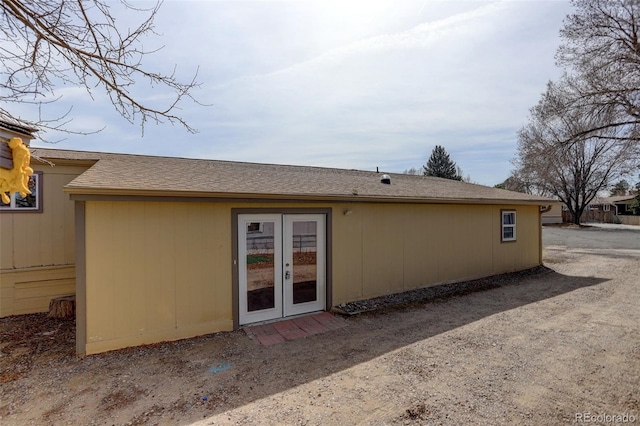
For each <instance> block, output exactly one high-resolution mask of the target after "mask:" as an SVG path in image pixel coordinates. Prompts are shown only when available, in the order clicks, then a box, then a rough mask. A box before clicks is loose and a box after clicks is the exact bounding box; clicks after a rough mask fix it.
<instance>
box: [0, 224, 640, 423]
mask: <svg viewBox="0 0 640 426" xmlns="http://www.w3.org/2000/svg"><path fill="white" fill-rule="evenodd" d="M583 231H584V233H582V234H580V232H583ZM591 231H593V230H586V231H585V230H584V229H577V230H576V229H553V230H552V231H548V230H547V229H545V241H547V242H549V245H548V246H547V247H546V249H545V253H544V258H545V264H546V265H547V266H548V267H549V268H551V269H550V270H549V271H548V272H545V273H541V274H536V275H533V276H530V277H527V278H524V279H518V280H516V281H515V282H511V283H509V282H507V283H504V285H501V286H499V287H497V288H493V289H491V290H486V291H481V292H475V293H471V294H466V295H464V296H459V297H452V298H448V299H446V300H443V299H441V300H436V301H432V302H428V303H420V304H415V305H414V306H411V307H405V308H403V309H394V310H386V311H384V312H377V313H371V314H363V315H359V316H354V317H349V318H347V320H346V321H347V322H348V325H347V326H346V327H344V328H342V329H339V330H334V331H331V332H328V333H325V334H321V335H316V336H311V337H308V338H305V339H301V340H295V341H289V342H286V343H284V344H280V345H274V346H268V347H264V346H260V345H259V344H257V343H256V341H254V340H251V339H249V338H248V336H247V335H246V333H245V332H244V331H242V330H240V331H236V332H232V333H221V334H217V335H212V336H206V337H202V338H196V339H189V340H185V341H181V342H176V343H165V344H159V345H153V346H149V347H144V348H135V349H127V350H122V351H117V352H113V353H107V354H102V355H97V356H90V357H87V358H84V359H76V358H75V357H74V356H73V341H72V336H73V332H74V331H73V323H72V322H56V321H52V320H46V319H45V318H44V316H42V315H31V316H27V317H13V318H6V319H2V320H0V337H1V338H2V341H1V342H0V392H1V393H0V398H1V400H0V424H2V425H3V426H4V425H27V424H34V425H42V424H55V425H62V424H70V425H85V424H100V425H102V424H107V425H112V424H117V425H120V424H129V425H141V424H161V425H187V424H192V423H197V424H201V425H208V424H257V425H268V424H308V425H333V424H335V425H342V424H375V425H378V424H456V425H457V424H504V425H507V424H508V425H512V424H530V425H550V424H573V423H576V420H577V421H578V423H580V422H581V421H583V420H590V423H594V422H597V421H598V420H602V422H600V423H607V421H608V424H611V423H614V422H615V420H616V419H619V420H620V422H622V420H624V419H625V417H623V416H627V417H626V419H627V421H629V420H634V422H635V424H640V337H639V336H640V246H639V247H635V248H634V247H633V246H631V247H625V248H589V247H582V246H580V247H576V248H571V247H566V244H565V243H566V242H567V241H571V240H572V238H578V237H579V238H578V239H579V240H580V239H581V238H582V236H584V235H588V234H587V232H591ZM563 232H564V233H565V234H562V233H563ZM575 232H577V234H576V233H575ZM622 232H624V231H622ZM558 233H560V234H558ZM558 235H560V236H558ZM562 235H564V237H562ZM611 235H612V237H613V238H614V239H615V234H611ZM625 235H626V234H625ZM635 235H638V234H635ZM631 241H633V236H632V237H631ZM638 244H640V239H638ZM581 245H582V244H581ZM607 416H609V417H607ZM611 416H620V417H619V418H618V417H611Z"/></svg>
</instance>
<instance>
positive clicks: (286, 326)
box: [245, 312, 347, 346]
mask: <svg viewBox="0 0 640 426" xmlns="http://www.w3.org/2000/svg"><path fill="white" fill-rule="evenodd" d="M346 326H347V322H346V321H345V320H344V319H342V318H338V317H336V316H334V315H332V314H330V313H329V312H318V313H316V314H312V315H305V316H302V317H297V318H291V319H285V320H282V321H278V322H273V323H269V324H260V325H252V326H250V327H246V328H245V331H246V333H247V335H248V336H249V337H251V338H255V339H256V340H257V341H258V342H259V343H260V344H261V345H263V346H270V345H276V344H278V343H284V342H286V341H287V340H297V339H302V338H304V337H307V336H312V335H314V334H320V333H325V332H327V331H330V330H336V329H338V328H343V327H346Z"/></svg>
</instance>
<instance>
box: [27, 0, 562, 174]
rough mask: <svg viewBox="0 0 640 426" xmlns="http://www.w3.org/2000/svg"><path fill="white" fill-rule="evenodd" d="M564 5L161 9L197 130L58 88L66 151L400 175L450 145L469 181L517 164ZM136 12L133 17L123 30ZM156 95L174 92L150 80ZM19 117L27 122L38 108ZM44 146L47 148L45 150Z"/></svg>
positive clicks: (158, 57) (190, 5)
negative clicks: (66, 121) (144, 119)
mask: <svg viewBox="0 0 640 426" xmlns="http://www.w3.org/2000/svg"><path fill="white" fill-rule="evenodd" d="M570 11H571V7H570V5H569V3H568V2H564V1H539V0H536V1H494V2H486V1H430V0H427V1H424V0H421V1H388V2H386V1H373V0H372V1H359V0H357V1H348V0H344V1H306V0H299V1H287V0H281V1H269V0H264V1H170V0H169V1H166V2H165V3H164V5H163V6H162V8H161V9H160V12H159V14H158V16H157V18H156V30H157V32H159V33H160V34H161V37H158V38H152V37H150V38H148V40H145V48H147V49H153V48H156V47H160V46H164V48H163V49H162V50H161V51H160V52H158V53H156V54H155V55H154V56H153V57H151V58H150V59H148V60H147V62H146V63H145V65H146V67H147V68H152V69H161V70H163V71H164V72H171V70H173V67H174V65H176V64H177V66H178V68H177V72H178V74H179V75H181V76H183V77H184V79H185V80H187V79H189V78H190V77H191V76H192V74H193V72H194V71H195V69H196V68H197V67H199V77H198V80H199V81H201V82H203V85H202V87H201V88H200V89H198V90H197V91H196V92H195V96H196V97H197V98H198V99H199V100H200V101H201V102H203V103H205V104H210V106H204V107H203V106H198V105H195V104H191V103H185V104H184V105H183V110H182V111H181V112H180V115H181V116H182V117H183V118H185V119H186V120H187V121H188V122H189V124H190V125H191V126H193V127H195V128H197V129H198V130H199V133H198V134H195V135H194V134H190V133H188V132H186V130H184V129H183V128H182V127H180V126H172V125H170V124H161V125H156V124H148V125H147V126H146V127H145V132H144V136H142V134H141V131H140V127H139V126H137V125H131V124H129V123H128V122H127V121H125V120H124V119H122V118H120V117H119V116H118V115H117V114H116V113H115V112H114V111H113V108H112V107H111V105H110V103H109V102H108V100H107V99H106V98H105V97H104V96H101V95H100V94H99V93H98V94H96V95H95V97H94V99H91V98H90V97H89V96H88V95H87V94H86V91H85V90H83V89H80V88H76V87H60V88H59V90H57V91H56V95H62V96H63V98H62V100H61V101H60V102H58V103H57V104H56V108H60V110H63V109H64V108H68V107H69V106H71V105H73V111H72V116H73V117H74V120H73V121H72V122H71V124H70V127H71V128H73V129H75V130H84V131H90V130H95V129H98V128H101V127H103V126H105V127H106V128H105V130H103V131H102V132H100V133H98V134H93V135H88V136H72V135H55V134H52V133H50V134H48V135H47V137H48V139H54V140H55V139H60V138H65V139H64V140H62V141H60V142H58V143H57V144H56V145H55V147H57V148H61V149H83V150H91V151H94V150H95V151H108V152H125V153H138V154H151V155H166V156H182V157H195V158H211V159H221V160H234V161H250V162H261V163H277V164H298V165H313V166H326V167H338V168H348V169H361V170H375V169H376V167H379V168H380V170H381V171H387V172H402V171H403V170H405V169H408V168H411V167H416V168H418V167H420V166H421V165H423V164H425V163H426V160H427V158H428V157H429V155H430V154H431V150H432V149H433V148H434V146H435V145H442V146H444V147H445V149H446V150H447V152H449V154H450V155H451V158H452V159H453V160H454V161H456V162H457V164H458V165H459V166H460V167H461V168H462V169H463V172H464V174H465V175H470V177H471V179H472V180H473V181H474V182H478V183H481V184H484V185H491V186H492V185H494V184H496V183H499V182H501V181H503V180H504V179H505V178H506V177H507V176H508V175H509V171H510V170H511V168H512V165H511V163H510V161H511V159H512V158H513V157H514V155H515V152H516V140H517V131H518V129H520V128H521V127H522V126H523V125H524V124H525V123H526V121H527V116H528V111H529V108H531V107H532V106H533V105H535V103H536V102H537V101H538V98H539V96H540V94H541V93H542V91H543V90H544V88H545V84H546V82H547V81H548V80H549V79H555V78H557V77H558V75H559V74H560V70H559V69H558V68H557V67H556V66H555V64H554V54H555V52H556V48H557V46H558V44H559V42H560V39H559V30H560V28H561V26H562V21H563V18H564V17H565V16H566V15H567V14H568V13H569V12H570ZM126 19H127V18H125V21H126ZM136 90H137V93H139V94H140V96H142V97H144V99H149V100H150V101H152V102H155V101H162V100H163V99H166V96H167V94H166V93H163V92H162V91H161V90H159V89H152V88H149V87H148V86H146V85H144V84H141V85H140V87H139V88H137V89H136ZM22 113H23V114H21V115H22V118H25V119H30V118H33V117H29V116H28V114H27V111H26V110H25V111H22ZM33 145H34V146H51V145H49V144H44V143H42V142H37V141H36V142H34V143H33Z"/></svg>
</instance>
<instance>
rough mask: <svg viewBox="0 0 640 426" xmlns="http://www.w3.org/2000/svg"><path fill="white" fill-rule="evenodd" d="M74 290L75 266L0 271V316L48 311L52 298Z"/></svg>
mask: <svg viewBox="0 0 640 426" xmlns="http://www.w3.org/2000/svg"><path fill="white" fill-rule="evenodd" d="M74 292H75V267H74V266H50V267H44V268H23V269H16V270H12V271H4V272H2V274H1V275H0V317H5V316H9V315H21V314H31V313H35V312H46V311H47V310H48V309H49V301H50V300H51V299H54V298H56V297H59V296H65V295H69V294H74Z"/></svg>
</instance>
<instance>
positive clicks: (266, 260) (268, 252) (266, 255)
mask: <svg viewBox="0 0 640 426" xmlns="http://www.w3.org/2000/svg"><path fill="white" fill-rule="evenodd" d="M273 230H274V223H273V222H252V223H248V224H247V229H246V233H247V311H249V312H252V311H260V310H262V309H271V308H273V307H275V294H274V287H275V267H274V265H275V264H274V260H273V247H274V245H273V244H274V241H273Z"/></svg>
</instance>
